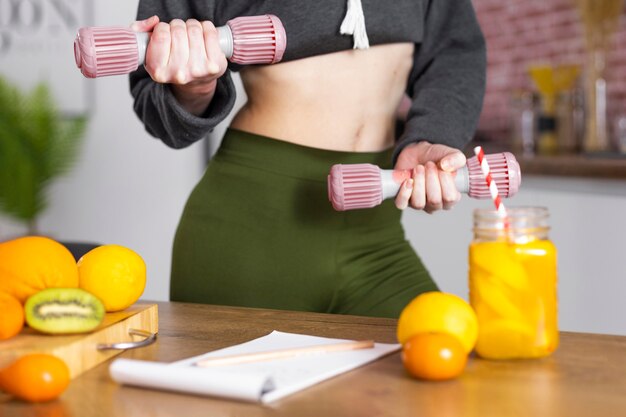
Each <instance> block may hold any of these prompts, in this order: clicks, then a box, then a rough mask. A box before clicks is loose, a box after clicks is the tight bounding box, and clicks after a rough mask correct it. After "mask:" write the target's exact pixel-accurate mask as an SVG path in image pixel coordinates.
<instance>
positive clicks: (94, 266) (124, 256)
mask: <svg viewBox="0 0 626 417" xmlns="http://www.w3.org/2000/svg"><path fill="white" fill-rule="evenodd" d="M78 273H79V285H80V288H82V289H83V290H85V291H88V292H90V293H92V294H93V295H95V296H96V297H98V298H99V299H100V301H102V303H103V304H104V308H105V310H106V311H107V312H112V311H120V310H124V309H125V308H126V307H129V306H130V305H132V304H133V303H134V302H135V301H137V300H138V299H139V297H141V294H143V290H144V288H145V287H146V263H145V262H144V261H143V259H142V258H141V256H139V255H138V254H137V253H136V252H134V251H133V250H131V249H128V248H125V247H124V246H119V245H105V246H100V247H97V248H95V249H93V250H91V251H89V252H87V253H86V254H85V255H84V256H83V257H82V258H80V259H79V260H78Z"/></svg>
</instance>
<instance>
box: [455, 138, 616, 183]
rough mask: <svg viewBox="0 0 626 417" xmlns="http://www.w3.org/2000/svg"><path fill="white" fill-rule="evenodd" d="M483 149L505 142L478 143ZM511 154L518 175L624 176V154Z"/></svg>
mask: <svg viewBox="0 0 626 417" xmlns="http://www.w3.org/2000/svg"><path fill="white" fill-rule="evenodd" d="M475 145H476V143H473V144H471V145H470V146H468V147H467V149H468V150H470V151H467V152H466V155H467V156H468V157H469V156H473V152H471V149H473V147H474V146H475ZM480 145H481V146H483V148H484V150H485V152H486V153H495V152H505V151H509V152H510V149H508V148H507V147H505V146H502V145H497V144H492V143H487V144H484V143H482V144H480ZM513 153H514V154H515V157H516V158H517V160H518V162H519V164H520V168H521V170H522V175H543V176H560V177H580V178H606V179H626V155H622V154H612V153H606V154H604V153H603V154H578V155H554V156H531V157H526V156H521V155H519V154H516V153H515V152H513Z"/></svg>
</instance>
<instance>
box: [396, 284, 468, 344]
mask: <svg viewBox="0 0 626 417" xmlns="http://www.w3.org/2000/svg"><path fill="white" fill-rule="evenodd" d="M424 332H436V333H448V334H451V335H453V336H455V337H457V338H458V339H459V341H460V342H461V344H462V345H463V348H464V349H465V352H467V353H469V352H471V351H472V349H473V348H474V345H475V344H476V339H477V337H478V320H477V319H476V313H474V310H473V309H472V307H471V306H470V305H469V304H468V303H467V302H466V301H465V300H463V299H462V298H461V297H458V296H456V295H454V294H448V293H444V292H438V291H432V292H426V293H423V294H420V295H418V296H417V297H415V298H414V299H413V301H411V302H410V303H409V304H408V305H407V306H406V307H405V308H404V309H403V310H402V312H401V313H400V318H399V320H398V333H397V336H398V341H399V342H400V343H402V344H404V343H405V342H406V341H407V340H408V339H409V338H410V337H411V336H413V335H415V334H418V333H424Z"/></svg>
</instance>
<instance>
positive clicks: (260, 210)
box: [170, 129, 437, 318]
mask: <svg viewBox="0 0 626 417" xmlns="http://www.w3.org/2000/svg"><path fill="white" fill-rule="evenodd" d="M363 162H368V163H372V164H376V165H379V166H381V167H389V165H390V162H391V151H384V152H376V153H352V152H338V151H328V150H322V149H317V148H310V147H305V146H300V145H295V144H292V143H289V142H284V141H280V140H275V139H272V138H268V137H264V136H260V135H256V134H251V133H247V132H243V131H238V130H234V129H229V130H228V131H227V132H226V134H225V136H224V139H223V141H222V144H221V146H220V149H219V150H218V152H217V154H216V155H215V157H214V158H213V159H212V160H211V162H210V163H209V166H208V168H207V170H206V173H205V175H204V177H203V178H202V180H201V181H200V182H199V183H198V185H197V186H196V187H195V189H194V191H193V193H192V194H191V196H190V198H189V200H188V202H187V205H186V207H185V210H184V212H183V216H182V219H181V221H180V224H179V226H178V230H177V232H176V237H175V240H174V250H173V260H172V275H171V285H170V298H171V300H172V301H185V302H198V303H208V304H222V305H233V306H247V307H262V308H273V309H286V310H300V311H315V312H324V313H341V314H354V315H365V316H379V317H394V318H397V317H398V315H399V314H400V311H401V310H402V308H403V307H404V306H405V305H406V304H407V303H408V302H409V301H410V300H412V299H413V298H414V297H415V296H417V295H418V294H420V293H422V292H425V291H434V290H437V286H436V285H435V283H434V282H433V281H432V279H431V277H430V275H429V274H428V272H427V271H426V269H425V268H424V265H423V264H422V262H421V261H420V259H419V257H418V256H417V255H416V254H415V252H414V251H413V249H412V247H411V246H410V244H409V243H408V242H407V241H406V239H405V237H404V230H403V228H402V225H401V223H400V215H401V212H400V211H399V210H398V209H396V207H395V206H394V204H393V202H392V201H386V202H384V203H383V204H382V205H380V206H378V207H375V208H372V209H365V210H354V211H346V212H337V211H335V210H334V209H333V208H332V206H331V204H330V202H329V201H328V191H327V186H326V177H327V175H328V172H329V171H330V167H331V166H332V165H333V164H337V163H341V164H352V163H363Z"/></svg>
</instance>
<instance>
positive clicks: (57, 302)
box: [24, 288, 105, 334]
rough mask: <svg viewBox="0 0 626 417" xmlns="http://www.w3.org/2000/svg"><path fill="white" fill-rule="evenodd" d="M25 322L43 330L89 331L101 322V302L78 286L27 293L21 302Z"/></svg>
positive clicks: (51, 331) (66, 332)
mask: <svg viewBox="0 0 626 417" xmlns="http://www.w3.org/2000/svg"><path fill="white" fill-rule="evenodd" d="M24 311H25V313H26V322H27V323H28V325H29V326H30V327H32V328H33V329H35V330H39V331H40V332H43V333H50V334H71V333H85V332H89V331H91V330H93V329H95V328H96V327H98V325H99V324H100V322H102V319H103V318H104V314H105V311H104V305H103V304H102V302H101V301H100V300H99V299H98V298H97V297H96V296H94V295H92V294H90V293H88V292H87V291H85V290H81V289H80V288H48V289H45V290H43V291H39V292H38V293H35V294H33V295H31V296H30V297H29V298H28V300H26V304H25V305H24Z"/></svg>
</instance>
